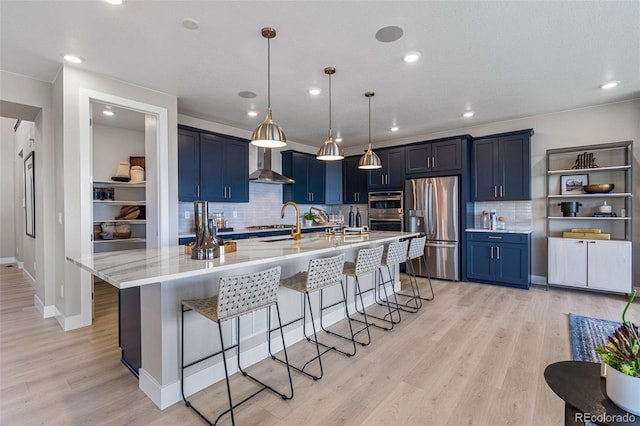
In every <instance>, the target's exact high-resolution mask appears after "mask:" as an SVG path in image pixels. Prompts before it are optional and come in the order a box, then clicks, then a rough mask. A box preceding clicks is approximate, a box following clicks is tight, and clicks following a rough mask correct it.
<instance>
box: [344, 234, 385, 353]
mask: <svg viewBox="0 0 640 426" xmlns="http://www.w3.org/2000/svg"><path fill="white" fill-rule="evenodd" d="M383 251H384V246H378V247H373V248H369V249H364V248H363V249H360V250H358V255H357V257H356V261H355V263H354V262H345V263H344V268H343V274H344V275H345V276H346V277H347V279H346V281H345V286H347V287H348V285H349V277H352V278H353V279H354V281H355V285H354V304H355V310H356V313H358V314H361V315H362V316H363V318H364V321H363V320H360V319H358V318H354V317H353V315H349V318H350V319H351V320H352V321H356V322H360V323H362V324H364V327H362V328H361V329H360V330H358V331H356V332H354V335H358V334H359V333H362V332H364V331H366V332H367V340H366V341H359V340H356V342H358V343H359V344H360V345H362V346H367V345H368V344H370V343H371V333H370V332H369V327H370V326H375V327H379V328H382V329H386V328H385V327H382V326H379V325H377V324H375V323H370V322H369V320H368V318H367V316H368V314H367V313H366V312H365V308H364V300H363V297H362V295H363V294H364V293H367V292H369V291H374V292H375V290H376V286H375V283H374V285H373V287H372V288H370V289H367V290H365V291H362V289H361V288H360V280H359V277H361V276H363V275H368V274H373V273H375V272H376V271H377V270H378V269H379V268H380V262H381V261H382V252H383ZM374 298H375V296H374ZM358 299H360V305H361V306H362V310H360V309H358Z"/></svg>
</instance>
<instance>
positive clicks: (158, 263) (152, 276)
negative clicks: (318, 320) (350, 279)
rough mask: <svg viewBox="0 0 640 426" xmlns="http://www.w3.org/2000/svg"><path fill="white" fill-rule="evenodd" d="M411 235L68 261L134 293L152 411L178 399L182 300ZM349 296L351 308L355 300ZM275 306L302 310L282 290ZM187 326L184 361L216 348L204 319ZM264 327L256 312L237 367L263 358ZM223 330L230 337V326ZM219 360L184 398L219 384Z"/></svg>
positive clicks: (251, 243)
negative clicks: (237, 278)
mask: <svg viewBox="0 0 640 426" xmlns="http://www.w3.org/2000/svg"><path fill="white" fill-rule="evenodd" d="M417 235H418V234H417V233H410V232H382V231H372V232H369V233H368V234H361V235H341V234H338V235H332V234H324V233H315V234H305V235H304V236H303V238H302V239H301V240H294V239H289V238H284V237H278V238H263V239H249V240H240V241H238V242H237V251H236V252H233V253H228V254H225V255H224V256H221V257H220V258H217V259H214V260H194V259H191V257H190V256H189V255H186V254H185V253H184V247H182V246H170V247H160V248H148V249H138V250H126V251H118V252H109V253H96V254H87V255H84V256H82V257H80V258H76V259H72V258H67V259H68V261H70V262H72V263H74V264H75V265H78V266H80V267H81V268H83V269H85V270H87V271H89V272H90V273H92V274H93V275H95V276H96V277H99V278H101V279H103V280H104V281H106V282H108V283H110V284H111V285H114V286H115V287H117V288H118V289H121V290H123V289H131V288H136V287H139V288H140V321H141V327H140V329H141V330H140V335H141V352H142V354H141V355H142V356H141V368H140V369H139V379H140V380H139V386H140V388H141V389H142V390H143V391H144V392H145V393H146V394H147V396H149V398H150V399H151V400H153V401H154V403H155V404H156V405H157V406H158V407H160V408H161V409H164V408H166V407H168V406H170V405H172V404H174V403H176V402H178V401H180V399H181V396H180V371H179V365H180V359H179V357H180V335H179V330H180V323H179V321H180V302H181V300H183V299H186V298H199V297H208V296H211V295H214V294H216V293H217V289H218V280H219V278H220V277H221V276H227V275H236V274H240V273H242V274H244V273H248V272H254V271H259V270H262V269H267V268H269V267H271V266H275V265H280V266H281V267H282V276H288V275H292V274H294V273H297V272H300V271H305V270H307V266H308V261H309V259H312V258H318V257H326V256H331V255H334V254H337V253H341V252H344V253H345V256H346V259H347V260H354V259H355V256H356V253H357V250H358V249H359V248H364V247H372V246H376V245H381V244H386V243H389V242H391V241H396V240H399V239H405V238H410V237H414V236H417ZM396 269H397V268H396ZM395 275H396V280H395V283H394V285H395V286H396V288H398V286H399V280H398V279H397V277H398V271H397V270H396V271H395ZM372 282H373V276H371V277H365V280H363V281H361V283H363V284H364V285H365V287H366V286H371V285H372ZM334 290H336V291H338V292H339V290H337V289H334ZM336 294H337V293H336ZM328 296H329V297H332V296H333V295H332V294H328ZM349 297H350V304H352V303H353V300H352V298H353V294H350V295H349ZM279 300H280V306H281V310H282V313H283V317H284V318H283V320H284V321H285V322H286V319H287V318H292V317H295V316H296V315H298V314H299V313H300V312H301V309H302V304H301V303H300V302H301V300H300V297H299V295H298V294H295V292H292V291H289V290H287V289H282V288H281V289H280V292H279ZM314 303H315V302H314ZM365 303H366V304H371V303H373V296H370V297H369V298H367V299H365ZM350 308H352V306H351V307H350ZM262 317H264V318H262ZM343 318H344V312H342V311H341V310H340V309H336V310H335V311H333V312H330V313H329V315H328V316H327V317H326V318H325V320H326V321H327V324H331V323H335V322H337V321H339V320H341V319H343ZM186 321H189V324H188V325H187V326H186V329H187V330H197V331H196V333H195V334H198V336H197V338H196V337H195V336H194V332H193V331H190V332H189V334H190V335H191V337H189V338H187V339H185V354H188V355H185V358H187V357H189V358H191V357H193V358H196V357H199V356H201V355H203V354H206V353H211V352H214V351H216V350H218V347H217V343H216V341H217V340H218V339H217V335H216V333H217V330H216V328H215V327H213V326H212V324H211V323H210V322H209V323H207V321H208V320H205V319H201V318H195V316H194V318H188V319H185V322H186ZM266 323H267V320H266V314H264V313H260V312H258V313H256V314H254V318H253V321H251V324H252V329H251V331H250V332H249V335H248V336H246V337H247V340H248V341H249V342H250V343H249V344H248V345H246V346H247V350H246V351H244V350H243V352H242V359H243V364H245V363H247V364H253V363H256V362H258V361H260V360H262V359H264V358H266V357H267V356H268V351H267V344H266V343H267V342H266V338H263V339H262V340H260V338H259V337H260V336H261V335H263V332H264V330H265V329H266ZM227 325H228V326H229V327H228V329H229V330H228V331H229V333H230V334H231V329H230V324H227ZM186 334H187V333H185V335H186ZM302 338H303V333H302V328H301V326H299V325H298V326H292V327H290V329H289V330H287V332H286V334H285V340H286V342H287V346H289V345H291V344H293V343H295V342H297V341H299V340H301V339H302ZM243 345H244V339H243ZM276 350H277V348H276ZM218 358H219V357H218ZM218 361H219V360H216V359H213V360H212V361H211V364H210V365H208V366H205V367H203V369H202V370H200V371H196V372H193V373H191V374H187V375H185V393H186V394H191V393H194V392H197V391H198V390H200V389H203V388H205V387H207V386H209V385H210V384H212V383H215V382H217V381H219V380H221V379H222V378H223V377H224V375H223V372H222V366H221V364H222V363H221V362H218Z"/></svg>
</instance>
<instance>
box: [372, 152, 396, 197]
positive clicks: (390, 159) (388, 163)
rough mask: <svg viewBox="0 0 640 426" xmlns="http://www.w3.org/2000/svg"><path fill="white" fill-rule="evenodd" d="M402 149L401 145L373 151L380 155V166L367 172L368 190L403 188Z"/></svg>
mask: <svg viewBox="0 0 640 426" xmlns="http://www.w3.org/2000/svg"><path fill="white" fill-rule="evenodd" d="M404 149H405V147H404V146H402V147H397V148H385V149H379V150H376V151H375V153H376V154H377V155H378V157H380V161H381V162H382V168H381V169H377V170H371V171H370V172H369V184H368V189H369V190H370V191H372V190H373V191H379V190H387V189H403V188H404Z"/></svg>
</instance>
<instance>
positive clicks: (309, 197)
mask: <svg viewBox="0 0 640 426" xmlns="http://www.w3.org/2000/svg"><path fill="white" fill-rule="evenodd" d="M282 174H283V175H285V176H287V177H290V178H291V179H293V180H294V181H295V182H294V183H290V184H286V185H284V186H283V188H282V201H283V202H287V201H294V202H296V203H298V204H324V203H325V164H324V162H323V161H320V160H318V159H316V156H315V155H312V154H306V153H303V152H297V151H291V150H288V151H282Z"/></svg>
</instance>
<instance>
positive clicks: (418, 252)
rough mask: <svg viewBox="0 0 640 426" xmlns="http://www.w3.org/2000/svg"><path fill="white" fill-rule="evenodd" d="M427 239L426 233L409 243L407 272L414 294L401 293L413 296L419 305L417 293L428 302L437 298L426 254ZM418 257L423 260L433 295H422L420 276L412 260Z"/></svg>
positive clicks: (419, 297)
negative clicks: (419, 283) (419, 286)
mask: <svg viewBox="0 0 640 426" xmlns="http://www.w3.org/2000/svg"><path fill="white" fill-rule="evenodd" d="M426 241H427V237H426V235H425V236H422V237H415V238H413V239H412V240H411V243H409V251H408V252H407V274H408V275H409V282H410V283H411V289H412V292H413V296H410V295H407V294H401V295H402V296H408V297H413V298H414V300H415V301H416V305H417V299H415V297H416V294H417V297H418V299H420V300H426V301H427V302H428V301H431V300H433V299H434V298H435V294H434V292H433V285H432V284H431V277H430V276H429V266H428V265H427V257H426V255H425V254H424V245H425V242H426ZM418 258H420V259H422V262H423V264H424V270H425V271H426V272H427V280H428V281H429V288H430V289H431V297H422V296H421V295H420V290H419V288H418V278H417V275H416V270H415V268H414V267H413V262H412V260H414V259H418ZM420 307H422V303H420ZM418 309H420V308H418Z"/></svg>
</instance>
